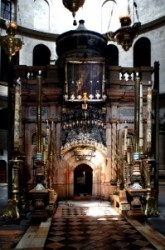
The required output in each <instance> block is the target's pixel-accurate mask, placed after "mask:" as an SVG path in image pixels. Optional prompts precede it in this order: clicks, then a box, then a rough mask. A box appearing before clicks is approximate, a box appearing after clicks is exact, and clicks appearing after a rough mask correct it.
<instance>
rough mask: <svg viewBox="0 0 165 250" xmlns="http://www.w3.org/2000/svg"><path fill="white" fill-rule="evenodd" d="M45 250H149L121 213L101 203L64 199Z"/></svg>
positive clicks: (150, 249)
mask: <svg viewBox="0 0 165 250" xmlns="http://www.w3.org/2000/svg"><path fill="white" fill-rule="evenodd" d="M44 249H45V250H56V249H59V250H62V249H68V250H95V249H99V250H106V249H107V250H116V249H121V250H129V249H130V250H152V249H157V248H155V247H154V246H153V245H152V244H151V243H150V242H149V241H148V240H147V239H146V238H145V237H144V236H143V235H142V234H140V233H139V231H137V230H136V229H135V228H134V227H133V226H132V225H131V224H130V223H129V222H128V221H127V220H126V219H125V218H124V217H123V216H120V215H118V214H117V213H116V212H115V210H113V208H111V207H110V206H109V205H108V204H104V203H99V202H97V203H89V202H88V206H87V203H86V204H85V203H81V202H80V203H78V202H77V203H76V202H63V203H61V204H59V207H58V209H57V211H56V214H55V216H54V218H53V220H52V224H51V226H50V230H49V233H48V237H47V240H46V243H45V247H44Z"/></svg>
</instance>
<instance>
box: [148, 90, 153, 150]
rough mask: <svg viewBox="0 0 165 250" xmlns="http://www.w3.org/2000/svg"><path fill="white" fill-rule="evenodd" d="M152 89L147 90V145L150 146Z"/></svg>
mask: <svg viewBox="0 0 165 250" xmlns="http://www.w3.org/2000/svg"><path fill="white" fill-rule="evenodd" d="M151 112H152V89H151V88H150V87H149V88H148V90H147V147H148V148H151V131H152V117H151V114H152V113H151Z"/></svg>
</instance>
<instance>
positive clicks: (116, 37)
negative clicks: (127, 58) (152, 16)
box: [107, 16, 141, 51]
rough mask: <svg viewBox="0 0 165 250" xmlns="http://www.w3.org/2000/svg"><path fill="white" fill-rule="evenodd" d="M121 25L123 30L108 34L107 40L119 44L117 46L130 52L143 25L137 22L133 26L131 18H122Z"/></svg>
mask: <svg viewBox="0 0 165 250" xmlns="http://www.w3.org/2000/svg"><path fill="white" fill-rule="evenodd" d="M120 23H121V28H119V29H118V30H116V31H115V32H108V33H107V38H108V40H109V41H113V42H117V44H119V45H121V46H122V48H123V49H124V50H125V51H128V50H129V49H130V48H131V46H132V43H133V41H134V39H135V37H136V36H137V35H138V32H139V30H140V27H141V23H140V22H137V23H134V25H133V26H131V18H130V16H123V17H120Z"/></svg>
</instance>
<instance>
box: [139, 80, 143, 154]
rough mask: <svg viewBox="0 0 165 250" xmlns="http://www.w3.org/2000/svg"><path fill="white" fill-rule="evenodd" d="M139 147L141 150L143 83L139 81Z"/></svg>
mask: <svg viewBox="0 0 165 250" xmlns="http://www.w3.org/2000/svg"><path fill="white" fill-rule="evenodd" d="M139 98H140V100H139V111H140V113H139V148H140V151H143V149H142V148H143V85H142V83H140V93H139Z"/></svg>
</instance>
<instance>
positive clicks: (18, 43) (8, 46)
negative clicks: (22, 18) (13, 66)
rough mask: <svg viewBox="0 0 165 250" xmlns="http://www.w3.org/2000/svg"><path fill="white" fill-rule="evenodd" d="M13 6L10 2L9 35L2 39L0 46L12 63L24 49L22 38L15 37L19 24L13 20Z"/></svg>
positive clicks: (7, 30)
mask: <svg viewBox="0 0 165 250" xmlns="http://www.w3.org/2000/svg"><path fill="white" fill-rule="evenodd" d="M12 5H13V2H12V0H10V20H9V21H7V22H6V33H7V35H5V36H1V37H0V45H1V47H2V49H4V50H5V53H6V55H8V57H9V61H11V59H12V57H13V56H14V55H15V54H16V53H17V52H18V51H19V50H20V49H21V48H22V45H23V42H22V40H21V39H20V38H18V37H15V35H16V31H17V24H16V22H15V21H13V20H12Z"/></svg>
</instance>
